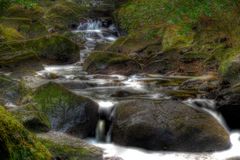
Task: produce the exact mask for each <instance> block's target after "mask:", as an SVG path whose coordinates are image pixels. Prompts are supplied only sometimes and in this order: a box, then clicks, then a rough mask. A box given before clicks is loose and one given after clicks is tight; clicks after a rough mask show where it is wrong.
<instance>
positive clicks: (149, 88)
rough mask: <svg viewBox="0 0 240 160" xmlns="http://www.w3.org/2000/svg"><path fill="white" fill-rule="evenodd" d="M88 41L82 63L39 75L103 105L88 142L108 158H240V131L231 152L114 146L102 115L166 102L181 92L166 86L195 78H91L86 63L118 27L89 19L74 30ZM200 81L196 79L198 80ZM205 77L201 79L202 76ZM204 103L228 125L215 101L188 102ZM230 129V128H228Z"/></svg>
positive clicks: (192, 101)
mask: <svg viewBox="0 0 240 160" xmlns="http://www.w3.org/2000/svg"><path fill="white" fill-rule="evenodd" d="M73 33H75V34H77V35H78V36H80V37H81V38H83V39H84V40H85V44H84V49H82V50H81V51H80V57H81V59H80V61H79V62H77V63H76V64H72V65H45V66H44V70H42V71H39V72H38V75H37V76H40V77H41V78H47V77H48V76H49V75H50V74H56V75H57V77H58V78H57V79H55V80H54V81H55V82H57V83H60V84H63V85H64V86H66V87H67V88H69V89H70V90H71V91H73V92H74V93H76V94H79V95H83V96H86V97H89V98H91V99H93V100H94V101H96V102H97V103H98V104H99V106H100V109H99V113H100V119H99V122H98V127H97V128H96V138H95V139H87V141H88V143H90V144H93V145H95V146H98V147H100V148H102V149H103V150H104V158H106V159H107V158H108V157H116V159H117V158H119V159H123V160H158V159H161V160H165V159H166V160H170V159H175V160H182V159H191V160H192V159H198V160H201V159H204V160H210V159H211V160H212V159H213V160H215V159H216V160H222V159H227V158H230V157H235V156H240V141H239V137H240V134H239V132H232V133H231V143H232V147H231V148H230V149H229V150H226V151H221V152H215V153H180V152H163V151H159V152H151V151H146V150H143V149H139V148H131V147H122V146H118V145H115V144H113V143H111V127H110V129H108V130H107V133H106V132H105V131H104V130H105V126H106V122H105V121H104V119H101V116H107V117H109V116H112V115H111V113H112V110H113V106H114V105H115V104H117V103H119V102H121V101H124V100H129V99H150V100H153V101H155V100H162V99H171V95H169V94H168V93H169V91H174V92H180V91H181V90H180V89H179V87H178V86H177V85H173V86H167V85H163V84H166V82H172V81H175V80H178V81H181V80H187V79H191V78H193V77H185V76H163V75H157V74H155V75H153V74H138V75H132V76H123V75H91V74H88V73H87V72H85V71H84V70H83V66H82V65H83V63H84V61H85V59H86V58H87V57H88V55H89V54H91V52H93V51H94V50H95V48H96V46H98V45H99V44H111V43H113V42H114V41H115V40H117V38H118V37H119V33H118V31H117V28H116V27H115V25H114V24H107V23H106V22H104V20H101V19H99V18H96V19H89V20H87V21H85V22H82V23H80V24H79V26H78V28H77V29H76V30H74V31H73ZM195 78H196V77H195ZM200 78H201V77H200ZM196 101H197V102H198V104H199V103H200V104H203V106H204V107H203V109H204V110H206V111H207V112H209V113H210V114H212V115H213V116H214V117H215V118H216V119H218V120H219V122H220V123H221V124H222V125H224V126H225V123H224V120H223V119H222V117H221V116H220V115H219V114H217V113H215V112H214V111H212V110H211V108H214V107H215V102H214V101H213V100H207V99H189V100H187V101H184V102H185V103H186V104H188V105H189V107H197V106H196V103H195V102H196ZM225 127H226V126H225Z"/></svg>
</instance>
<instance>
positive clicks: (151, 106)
mask: <svg viewBox="0 0 240 160" xmlns="http://www.w3.org/2000/svg"><path fill="white" fill-rule="evenodd" d="M112 140H113V142H115V143H117V144H120V145H124V146H135V147H141V148H145V149H149V150H168V151H184V152H206V151H217V150H224V149H226V148H228V147H229V146H230V141H229V134H228V132H227V130H226V129H225V128H224V127H223V126H222V125H221V124H220V123H219V122H218V121H217V120H216V119H215V118H213V117H212V116H211V115H210V114H209V113H207V112H205V111H202V110H199V109H194V108H192V107H189V106H187V105H185V104H182V103H181V102H178V101H172V100H166V101H148V100H133V101H126V102H123V103H120V104H119V105H117V106H116V111H115V118H114V120H113V128H112Z"/></svg>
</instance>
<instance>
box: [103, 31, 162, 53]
mask: <svg viewBox="0 0 240 160" xmlns="http://www.w3.org/2000/svg"><path fill="white" fill-rule="evenodd" d="M162 34H163V31H162V30H161V29H160V28H159V27H152V28H145V29H143V30H140V31H138V32H133V33H130V34H128V35H127V36H124V37H121V38H119V39H118V40H117V41H116V42H114V43H113V44H112V45H111V46H110V47H109V48H108V49H107V50H109V51H114V52H123V53H132V52H141V51H143V50H146V49H147V48H149V47H150V46H152V45H157V46H158V47H157V48H155V49H154V50H153V51H152V52H158V51H159V50H161V47H162V45H161V40H162Z"/></svg>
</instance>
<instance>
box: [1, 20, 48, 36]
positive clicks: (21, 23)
mask: <svg viewBox="0 0 240 160" xmlns="http://www.w3.org/2000/svg"><path fill="white" fill-rule="evenodd" d="M0 23H1V24H3V25H4V26H7V27H10V28H14V29H15V30H17V31H18V32H19V33H20V34H22V35H23V36H24V37H25V38H35V37H40V36H45V35H47V34H48V31H47V28H46V25H45V24H44V23H43V22H40V21H32V20H31V19H29V18H22V17H1V18H0Z"/></svg>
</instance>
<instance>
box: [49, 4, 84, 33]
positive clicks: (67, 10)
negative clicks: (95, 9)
mask: <svg viewBox="0 0 240 160" xmlns="http://www.w3.org/2000/svg"><path fill="white" fill-rule="evenodd" d="M87 13H88V8H87V7H85V6H81V5H79V4H77V3H74V2H73V1H61V2H58V3H56V4H55V5H53V6H51V7H50V8H49V9H48V11H47V12H46V13H45V20H46V22H47V24H48V25H49V26H50V27H54V29H56V30H59V31H62V30H66V29H68V27H69V26H70V25H71V24H76V23H77V24H78V23H79V20H80V19H81V18H86V16H87Z"/></svg>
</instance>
